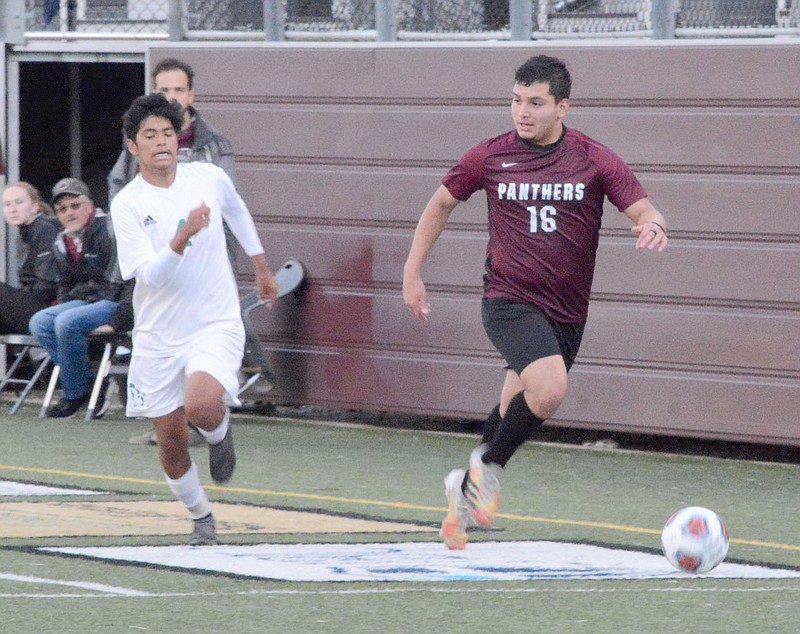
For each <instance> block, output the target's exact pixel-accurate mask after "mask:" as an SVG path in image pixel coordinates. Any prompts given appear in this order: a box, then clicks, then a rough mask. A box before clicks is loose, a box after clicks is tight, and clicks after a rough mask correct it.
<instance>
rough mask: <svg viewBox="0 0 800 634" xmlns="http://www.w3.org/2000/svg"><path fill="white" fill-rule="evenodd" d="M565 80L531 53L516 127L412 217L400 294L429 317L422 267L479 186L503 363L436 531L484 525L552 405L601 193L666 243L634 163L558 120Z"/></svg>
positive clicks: (453, 536) (490, 313)
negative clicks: (510, 465) (510, 468)
mask: <svg viewBox="0 0 800 634" xmlns="http://www.w3.org/2000/svg"><path fill="white" fill-rule="evenodd" d="M571 87H572V80H571V78H570V74H569V70H568V69H567V67H566V65H565V64H564V63H563V62H562V61H561V60H559V59H556V58H554V57H549V56H546V55H537V56H535V57H531V58H530V59H529V60H527V61H526V62H525V63H524V64H523V65H522V66H520V67H519V68H518V69H517V71H516V74H515V77H514V86H513V90H512V100H511V117H512V119H513V121H514V130H512V131H510V132H507V133H505V134H502V135H500V136H497V137H494V138H491V139H486V140H484V141H482V142H481V143H479V144H478V145H475V146H474V147H472V148H471V149H469V150H468V151H467V152H466V154H464V156H463V157H462V158H461V160H460V161H459V162H458V164H457V165H456V166H455V167H453V168H452V169H451V170H450V172H449V173H448V174H447V175H446V176H445V177H444V178H443V179H442V184H441V186H440V187H439V188H438V189H437V190H436V192H435V193H434V194H433V196H432V198H431V199H430V201H429V202H428V204H427V206H426V207H425V210H424V211H423V213H422V216H421V218H420V220H419V223H418V224H417V229H416V232H415V234H414V240H413V242H412V245H411V249H410V251H409V254H408V258H407V260H406V264H405V268H404V271H403V300H404V302H405V304H406V306H407V307H408V308H409V310H411V312H412V313H413V314H414V315H415V316H416V317H418V318H420V319H427V318H428V316H429V313H430V306H429V305H428V302H427V300H426V292H425V285H424V283H423V282H422V266H423V264H424V262H425V260H426V259H427V257H428V254H429V253H430V251H431V249H432V248H433V245H434V243H435V242H436V240H437V239H438V237H439V235H440V233H441V232H442V229H443V228H444V226H445V224H446V223H447V220H448V218H449V217H450V213H451V212H452V211H453V210H454V209H455V208H456V206H457V205H458V203H459V202H462V201H465V200H467V199H468V198H469V197H470V196H471V195H472V194H473V193H475V192H476V191H478V190H479V189H483V190H484V191H485V193H486V198H487V202H488V213H489V242H488V245H487V247H486V274H485V275H484V293H483V299H482V303H481V311H482V315H483V324H484V328H485V330H486V334H487V335H488V336H489V339H490V340H491V341H492V343H493V344H494V346H495V347H496V348H497V350H498V352H500V354H501V355H502V356H503V358H504V359H505V361H506V363H507V369H506V377H505V382H504V384H503V387H502V390H501V393H500V403H499V404H498V405H497V406H496V407H495V408H494V410H493V411H492V413H491V414H490V415H489V418H488V419H487V421H486V424H485V426H484V432H483V439H482V442H481V444H480V446H479V447H477V448H476V449H475V451H473V452H472V455H471V456H470V464H469V469H468V470H464V469H455V470H453V471H451V472H450V474H448V476H447V478H446V479H445V491H446V495H447V499H448V513H447V516H446V517H445V519H444V522H442V530H441V536H442V539H443V541H444V542H445V544H446V545H447V547H448V548H451V549H462V548H464V547H465V545H466V541H467V534H466V529H467V526H468V524H469V522H470V521H471V520H474V521H475V522H476V523H478V524H480V525H481V526H491V525H492V523H493V522H494V517H495V514H496V512H497V505H498V496H499V491H500V476H501V474H502V471H503V468H504V467H505V465H506V463H507V462H508V460H509V459H510V458H511V456H512V455H513V454H514V452H516V450H517V449H518V448H519V447H520V445H522V443H524V442H525V441H526V440H527V438H528V436H529V435H530V433H531V432H532V431H533V430H534V429H536V428H537V427H539V425H541V424H542V422H543V421H544V420H545V419H547V418H550V417H551V416H553V415H554V414H555V413H556V410H557V409H558V407H559V406H560V405H561V402H562V401H563V400H564V397H565V396H566V393H567V372H568V370H569V369H570V367H571V366H572V363H573V361H574V360H575V356H576V355H577V354H578V348H579V346H580V343H581V337H582V336H583V329H584V325H585V323H586V317H587V314H588V307H589V293H590V290H591V286H592V278H593V276H594V265H595V254H596V251H597V245H598V241H599V233H600V219H601V217H602V213H603V201H604V199H605V198H606V197H608V199H609V200H610V201H611V203H613V204H614V205H615V206H616V207H617V208H618V209H619V210H620V211H622V212H623V213H624V214H625V215H626V216H628V218H630V220H631V221H632V222H633V223H634V226H633V227H632V228H631V229H632V232H633V234H634V236H635V237H636V242H635V247H636V248H637V249H647V250H656V251H658V252H660V251H663V250H664V249H665V248H666V246H667V233H666V221H665V220H664V217H663V216H662V215H661V213H660V212H659V211H658V210H657V209H656V208H655V207H654V206H653V205H652V203H651V202H650V200H649V199H648V198H647V194H646V193H645V191H644V189H643V188H642V186H641V184H640V183H639V181H638V180H637V179H636V177H635V176H634V174H633V172H632V171H631V170H630V168H629V167H628V166H627V165H626V164H625V163H624V162H623V161H622V159H621V158H620V157H619V156H617V155H616V154H614V153H613V152H612V151H611V150H609V149H608V148H607V147H605V146H603V145H601V144H600V143H598V142H597V141H594V140H593V139H590V138H589V137H587V136H586V135H584V134H582V133H580V132H578V131H577V130H572V129H568V128H567V127H566V126H565V125H564V124H563V119H564V117H565V116H566V114H567V111H568V110H569V96H570V90H571Z"/></svg>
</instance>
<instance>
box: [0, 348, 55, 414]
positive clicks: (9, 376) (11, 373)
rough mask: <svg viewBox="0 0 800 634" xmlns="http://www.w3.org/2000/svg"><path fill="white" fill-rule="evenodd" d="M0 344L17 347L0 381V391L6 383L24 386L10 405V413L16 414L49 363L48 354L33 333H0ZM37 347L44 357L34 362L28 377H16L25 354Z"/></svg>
mask: <svg viewBox="0 0 800 634" xmlns="http://www.w3.org/2000/svg"><path fill="white" fill-rule="evenodd" d="M0 345H4V346H12V347H16V348H18V350H17V351H16V352H15V353H14V362H13V363H12V364H11V367H9V368H8V370H7V372H6V373H5V376H4V377H3V380H2V381H0V391H2V390H3V388H5V386H6V385H22V386H24V387H23V388H22V392H20V395H19V396H18V397H17V400H16V401H14V405H12V406H11V413H12V414H16V413H17V410H18V409H19V408H20V407H22V404H23V403H24V402H25V399H26V398H27V396H28V393H29V392H30V391H31V390H32V389H33V387H34V385H36V382H37V381H38V380H39V377H40V376H42V373H43V372H44V371H45V369H46V368H47V366H48V364H49V363H50V355H48V354H47V353H46V352H44V348H42V346H41V345H39V341H38V340H37V339H36V337H34V336H33V335H0ZM37 349H38V350H42V351H43V352H44V358H42V359H41V360H40V361H37V362H36V369H35V370H34V372H33V374H32V375H31V377H30V378H29V379H25V378H18V377H17V376H16V372H17V368H19V366H20V364H21V363H22V362H23V361H24V360H25V356H26V355H28V353H29V352H30V351H31V350H37Z"/></svg>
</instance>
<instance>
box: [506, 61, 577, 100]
mask: <svg viewBox="0 0 800 634" xmlns="http://www.w3.org/2000/svg"><path fill="white" fill-rule="evenodd" d="M514 81H515V82H516V83H518V84H522V85H524V86H530V85H531V84H536V83H542V84H549V85H550V94H551V95H553V97H555V99H556V103H558V102H559V101H561V100H562V99H569V94H570V92H571V91H572V78H571V77H570V74H569V70H568V69H567V65H566V64H565V63H564V62H562V61H561V60H560V59H558V58H557V57H550V56H549V55H536V56H534V57H531V58H530V59H528V61H526V62H525V63H524V64H523V65H522V66H520V67H519V68H518V69H517V72H516V74H515V75H514Z"/></svg>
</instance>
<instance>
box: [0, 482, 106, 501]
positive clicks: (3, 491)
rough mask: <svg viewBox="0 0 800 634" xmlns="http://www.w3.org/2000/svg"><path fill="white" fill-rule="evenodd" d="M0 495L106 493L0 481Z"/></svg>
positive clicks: (103, 492)
mask: <svg viewBox="0 0 800 634" xmlns="http://www.w3.org/2000/svg"><path fill="white" fill-rule="evenodd" d="M0 495H6V496H9V497H16V496H20V495H108V493H107V492H106V491H86V490H83V489H65V488H64V487H53V486H46V485H43V484H26V483H25V482H12V481H10V480H0Z"/></svg>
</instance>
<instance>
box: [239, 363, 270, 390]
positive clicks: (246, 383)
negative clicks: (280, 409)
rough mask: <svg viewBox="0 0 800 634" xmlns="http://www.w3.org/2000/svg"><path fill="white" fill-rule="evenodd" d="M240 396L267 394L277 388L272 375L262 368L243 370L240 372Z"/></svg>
mask: <svg viewBox="0 0 800 634" xmlns="http://www.w3.org/2000/svg"><path fill="white" fill-rule="evenodd" d="M239 385H240V387H239V394H244V393H245V392H247V394H248V395H250V396H254V395H256V394H267V393H269V392H271V391H272V390H273V389H274V387H275V381H274V379H273V376H272V373H271V372H269V371H263V370H262V369H261V368H242V370H241V371H240V372H239Z"/></svg>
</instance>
